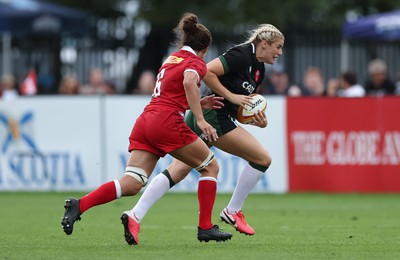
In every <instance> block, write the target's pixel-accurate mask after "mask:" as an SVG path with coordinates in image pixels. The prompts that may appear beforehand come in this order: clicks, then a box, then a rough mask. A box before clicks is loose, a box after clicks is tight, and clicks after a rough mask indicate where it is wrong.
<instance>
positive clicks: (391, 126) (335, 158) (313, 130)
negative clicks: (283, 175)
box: [287, 97, 400, 192]
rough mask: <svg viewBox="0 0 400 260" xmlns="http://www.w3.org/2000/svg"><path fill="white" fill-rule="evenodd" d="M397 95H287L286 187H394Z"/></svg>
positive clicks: (399, 169)
mask: <svg viewBox="0 0 400 260" xmlns="http://www.w3.org/2000/svg"><path fill="white" fill-rule="evenodd" d="M399 111H400V98H399V97H382V98H359V99H357V98H355V99H341V98H332V99H327V98H301V99H296V98H288V99H287V142H288V160H289V169H288V170H289V191H293V192H299V191H301V192H303V191H322V192H400V117H399Z"/></svg>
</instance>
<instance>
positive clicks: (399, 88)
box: [395, 71, 400, 95]
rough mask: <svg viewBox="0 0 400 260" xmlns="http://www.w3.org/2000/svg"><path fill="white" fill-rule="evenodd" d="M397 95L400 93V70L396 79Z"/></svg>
mask: <svg viewBox="0 0 400 260" xmlns="http://www.w3.org/2000/svg"><path fill="white" fill-rule="evenodd" d="M395 85H396V92H395V94H396V95H400V71H399V72H397V81H396V84H395Z"/></svg>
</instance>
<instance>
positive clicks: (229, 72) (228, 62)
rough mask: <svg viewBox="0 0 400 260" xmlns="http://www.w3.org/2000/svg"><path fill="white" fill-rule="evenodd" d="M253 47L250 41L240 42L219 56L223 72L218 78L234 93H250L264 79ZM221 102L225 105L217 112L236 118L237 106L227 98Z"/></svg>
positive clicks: (261, 65)
mask: <svg viewBox="0 0 400 260" xmlns="http://www.w3.org/2000/svg"><path fill="white" fill-rule="evenodd" d="M255 48H256V47H255V45H254V44H252V43H248V44H241V45H237V46H235V47H233V48H231V49H229V50H228V51H227V52H225V53H224V54H222V55H221V56H219V59H220V60H221V62H222V65H223V66H224V73H225V74H224V75H222V76H220V77H219V80H220V82H221V83H222V85H224V86H225V87H226V88H227V89H229V91H231V92H232V93H234V94H241V95H250V94H252V93H254V92H255V91H256V89H257V87H258V86H259V85H260V84H261V82H262V81H263V79H264V74H265V67H264V63H263V62H259V61H257V59H256V49H255ZM223 103H224V104H225V106H224V107H223V108H222V109H221V110H219V112H218V113H225V114H229V115H230V116H231V117H233V118H236V115H237V110H238V106H237V105H233V104H232V103H230V102H228V101H227V100H223Z"/></svg>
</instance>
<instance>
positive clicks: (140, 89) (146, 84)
mask: <svg viewBox="0 0 400 260" xmlns="http://www.w3.org/2000/svg"><path fill="white" fill-rule="evenodd" d="M155 84H156V75H155V74H154V73H153V72H152V71H150V70H146V71H143V72H142V74H140V77H139V81H138V85H137V87H136V88H135V89H134V90H133V93H134V94H144V95H151V94H153V90H154V87H155Z"/></svg>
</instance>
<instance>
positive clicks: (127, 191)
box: [119, 175, 143, 196]
mask: <svg viewBox="0 0 400 260" xmlns="http://www.w3.org/2000/svg"><path fill="white" fill-rule="evenodd" d="M119 183H120V185H121V193H122V196H133V195H136V194H137V193H138V192H139V191H140V190H141V189H142V187H143V186H142V184H140V183H139V182H138V181H137V180H136V179H135V178H133V177H132V176H129V175H124V176H122V178H121V179H119Z"/></svg>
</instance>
